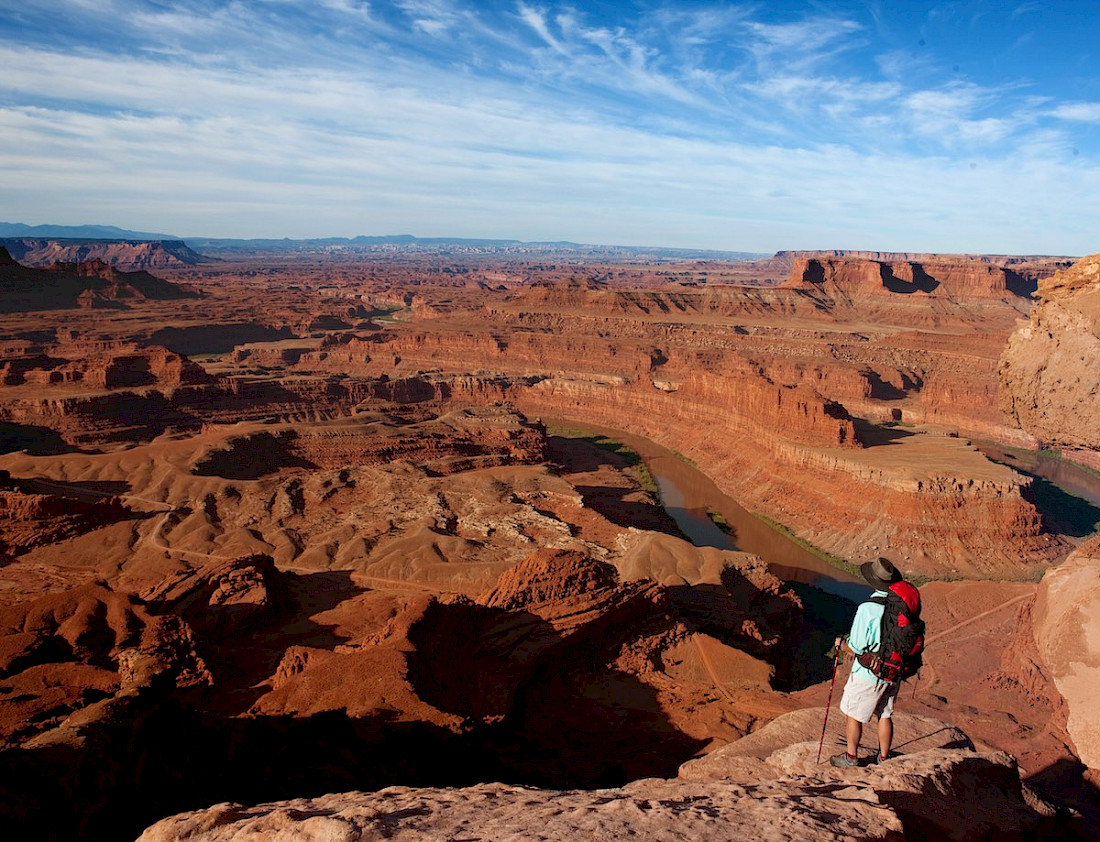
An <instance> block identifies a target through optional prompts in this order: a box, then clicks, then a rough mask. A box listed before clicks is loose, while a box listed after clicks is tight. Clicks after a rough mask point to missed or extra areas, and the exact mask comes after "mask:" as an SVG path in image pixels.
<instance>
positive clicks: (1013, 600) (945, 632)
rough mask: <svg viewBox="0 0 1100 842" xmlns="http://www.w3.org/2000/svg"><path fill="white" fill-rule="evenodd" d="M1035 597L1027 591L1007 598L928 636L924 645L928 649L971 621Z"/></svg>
mask: <svg viewBox="0 0 1100 842" xmlns="http://www.w3.org/2000/svg"><path fill="white" fill-rule="evenodd" d="M1034 598H1035V594H1034V593H1025V594H1020V595H1019V596H1014V597H1012V598H1011V599H1008V600H1005V601H1004V602H1002V603H1001V604H1000V605H995V606H994V607H992V608H990V609H989V610H988V611H983V612H982V613H981V614H975V615H974V616H973V617H967V618H966V619H965V620H963V621H962V622H959V623H956V624H955V625H953V626H951V627H950V628H946V629H944V630H943V631H941V632H937V633H936V634H934V635H932V636H931V637H929V638H927V639H926V640H925V641H924V647H925V648H926V649H927V648H928V647H929V646H931V645H932V644H933V643H935V642H936V641H937V640H940V639H941V638H943V637H944V636H945V635H948V634H951V633H952V632H954V631H957V630H958V629H961V628H962V627H963V626H967V625H969V624H970V623H973V622H976V621H977V620H981V619H982V618H983V617H989V616H991V615H993V614H996V613H997V612H999V611H1002V610H1004V609H1005V608H1007V607H1008V606H1010V605H1015V604H1016V603H1017V602H1023V601H1024V600H1025V599H1034Z"/></svg>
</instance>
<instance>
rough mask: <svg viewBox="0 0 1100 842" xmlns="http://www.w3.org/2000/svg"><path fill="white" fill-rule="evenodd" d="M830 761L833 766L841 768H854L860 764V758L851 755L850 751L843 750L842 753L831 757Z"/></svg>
mask: <svg viewBox="0 0 1100 842" xmlns="http://www.w3.org/2000/svg"><path fill="white" fill-rule="evenodd" d="M829 763H830V764H832V765H833V766H839V767H840V768H841V769H854V768H855V767H856V766H858V765H859V758H858V757H849V756H848V752H846V751H842V752H841V753H840V754H837V755H835V756H833V757H830V758H829Z"/></svg>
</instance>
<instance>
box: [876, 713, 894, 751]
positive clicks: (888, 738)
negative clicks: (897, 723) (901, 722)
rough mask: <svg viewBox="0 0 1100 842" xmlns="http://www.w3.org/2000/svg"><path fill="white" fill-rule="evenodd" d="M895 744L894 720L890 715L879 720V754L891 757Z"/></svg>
mask: <svg viewBox="0 0 1100 842" xmlns="http://www.w3.org/2000/svg"><path fill="white" fill-rule="evenodd" d="M893 744H894V720H893V719H892V718H890V717H889V716H888V717H886V718H885V719H882V718H880V719H879V721H878V756H879V757H889V756H890V746H892V745H893Z"/></svg>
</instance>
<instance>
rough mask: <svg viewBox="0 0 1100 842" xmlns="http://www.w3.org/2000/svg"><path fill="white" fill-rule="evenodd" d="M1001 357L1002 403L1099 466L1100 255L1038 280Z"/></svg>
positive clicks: (1036, 430)
mask: <svg viewBox="0 0 1100 842" xmlns="http://www.w3.org/2000/svg"><path fill="white" fill-rule="evenodd" d="M1035 297H1036V299H1037V301H1038V303H1037V305H1036V306H1035V307H1034V308H1033V309H1032V311H1031V318H1030V320H1029V321H1028V322H1026V323H1024V324H1022V325H1020V327H1019V328H1018V329H1017V330H1016V332H1015V333H1013V334H1012V336H1011V337H1010V338H1009V341H1008V346H1007V347H1006V348H1005V350H1004V353H1003V354H1002V355H1001V360H1000V368H999V373H1000V386H1001V392H1000V402H1001V408H1002V409H1003V410H1004V412H1005V414H1006V415H1008V416H1009V417H1010V418H1011V419H1012V420H1013V421H1014V422H1015V423H1016V424H1018V425H1019V426H1020V427H1022V428H1023V429H1024V430H1026V431H1027V432H1028V433H1030V434H1031V435H1033V436H1035V437H1036V438H1038V439H1040V440H1041V441H1043V442H1046V443H1048V444H1050V445H1053V446H1055V447H1060V448H1063V449H1064V450H1065V455H1067V456H1069V457H1070V458H1073V459H1076V460H1078V461H1080V462H1082V463H1083V464H1086V465H1089V466H1090V467H1092V468H1094V469H1098V470H1100V425H1098V424H1097V423H1096V419H1097V418H1098V417H1100V254H1094V255H1092V256H1091V257H1086V258H1084V259H1083V260H1081V261H1079V262H1078V263H1076V264H1074V265H1073V266H1072V267H1071V268H1069V269H1066V270H1064V271H1062V272H1059V273H1058V274H1056V275H1054V276H1053V277H1051V278H1048V279H1046V280H1044V281H1043V282H1042V283H1040V285H1039V289H1038V292H1037V293H1036V296H1035Z"/></svg>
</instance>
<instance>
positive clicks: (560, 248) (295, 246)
mask: <svg viewBox="0 0 1100 842" xmlns="http://www.w3.org/2000/svg"><path fill="white" fill-rule="evenodd" d="M5 239H6V240H17V239H36V240H65V241H68V243H67V244H69V245H71V244H73V243H74V241H76V242H79V241H88V240H110V241H116V242H119V241H127V242H130V243H134V242H135V241H146V242H148V241H175V242H182V243H186V245H187V247H188V248H190V249H192V250H194V251H196V252H199V253H200V254H206V255H210V256H215V255H222V256H228V255H230V254H232V253H237V254H242V253H249V254H259V253H271V252H275V253H279V252H284V253H298V254H308V253H311V252H312V253H316V252H329V253H331V252H333V251H344V252H349V253H354V252H363V253H365V254H375V255H386V254H438V255H463V256H469V255H479V254H480V255H485V256H492V255H502V256H528V257H534V256H550V255H563V256H573V257H588V258H602V259H614V258H618V259H637V260H642V259H665V260H687V259H692V258H697V259H708V260H731V261H737V260H755V259H759V258H763V257H768V256H769V255H768V254H764V253H760V252H742V251H719V250H714V249H683V248H666V247H662V246H615V245H595V244H585V243H574V242H569V241H567V240H556V241H539V242H526V241H523V240H502V239H478V238H470V237H415V236H413V235H412V234H390V235H384V236H358V237H315V238H308V239H300V240H294V239H290V238H288V237H284V238H282V239H274V238H256V239H234V238H224V237H179V236H175V235H170V234H155V233H150V232H143V231H130V230H127V229H124V228H118V227H115V226H113V225H26V224H23V223H19V222H0V240H5ZM13 252H14V250H13Z"/></svg>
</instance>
